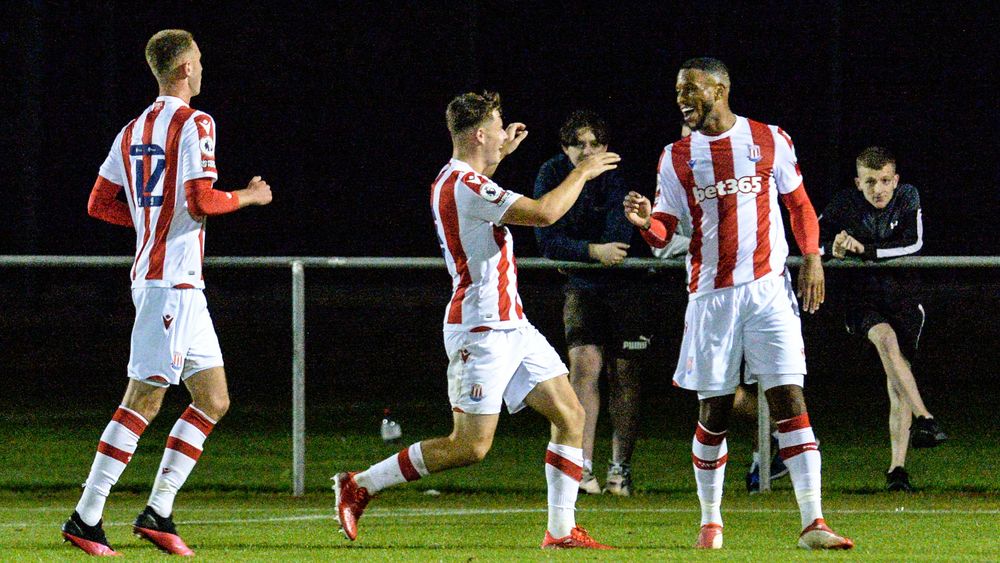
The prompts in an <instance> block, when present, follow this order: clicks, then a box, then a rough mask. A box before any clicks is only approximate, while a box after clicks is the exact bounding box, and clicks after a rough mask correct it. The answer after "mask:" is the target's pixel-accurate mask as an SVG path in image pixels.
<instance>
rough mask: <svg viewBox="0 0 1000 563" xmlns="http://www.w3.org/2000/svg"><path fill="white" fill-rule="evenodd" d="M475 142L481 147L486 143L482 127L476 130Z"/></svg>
mask: <svg viewBox="0 0 1000 563" xmlns="http://www.w3.org/2000/svg"><path fill="white" fill-rule="evenodd" d="M476 142H477V143H479V144H481V145H482V144H485V143H486V131H485V130H484V129H483V128H482V127H477V128H476Z"/></svg>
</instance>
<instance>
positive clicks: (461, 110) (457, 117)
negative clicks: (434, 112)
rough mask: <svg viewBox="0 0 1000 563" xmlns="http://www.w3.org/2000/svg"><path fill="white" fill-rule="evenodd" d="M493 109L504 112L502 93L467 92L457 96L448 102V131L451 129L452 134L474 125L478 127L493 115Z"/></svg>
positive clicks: (446, 116) (446, 113)
mask: <svg viewBox="0 0 1000 563" xmlns="http://www.w3.org/2000/svg"><path fill="white" fill-rule="evenodd" d="M493 110H497V111H498V112H501V113H502V110H501V109H500V94H497V93H496V92H483V93H482V94H476V93H474V92H466V93H465V94H461V95H458V96H455V98H454V99H453V100H452V101H451V102H449V103H448V110H447V111H446V112H445V119H446V120H447V121H448V131H451V134H452V135H456V134H458V133H461V132H463V131H466V130H468V129H470V128H472V127H477V126H479V125H480V124H481V123H482V122H484V121H486V120H487V119H489V118H490V117H491V116H492V114H493Z"/></svg>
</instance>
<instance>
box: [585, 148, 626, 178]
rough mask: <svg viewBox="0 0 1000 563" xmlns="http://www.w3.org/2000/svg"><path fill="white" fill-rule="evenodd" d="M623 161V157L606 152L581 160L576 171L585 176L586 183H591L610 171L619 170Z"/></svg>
mask: <svg viewBox="0 0 1000 563" xmlns="http://www.w3.org/2000/svg"><path fill="white" fill-rule="evenodd" d="M621 159H622V157H620V156H618V154H617V153H613V152H604V153H601V154H595V155H593V156H589V157H587V158H585V159H583V160H581V161H580V164H578V165H577V166H576V169H577V170H579V171H580V173H581V174H583V177H584V179H585V181H588V182H589V181H590V180H593V179H594V178H596V177H598V176H600V175H601V174H604V173H605V172H607V171H608V170H614V169H615V168H618V162H619V161H620V160H621Z"/></svg>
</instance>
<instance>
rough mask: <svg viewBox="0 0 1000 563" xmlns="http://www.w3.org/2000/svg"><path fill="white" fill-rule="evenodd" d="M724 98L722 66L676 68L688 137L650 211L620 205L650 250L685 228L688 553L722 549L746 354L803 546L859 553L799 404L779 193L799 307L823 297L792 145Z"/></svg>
mask: <svg viewBox="0 0 1000 563" xmlns="http://www.w3.org/2000/svg"><path fill="white" fill-rule="evenodd" d="M729 88H730V78H729V70H728V69H727V68H726V66H725V65H724V64H723V63H722V62H721V61H718V60H716V59H711V58H696V59H691V60H688V61H687V62H685V63H684V64H683V65H682V66H681V70H680V72H679V73H678V75H677V85H676V91H677V105H678V106H679V107H680V110H681V114H682V115H683V117H684V122H685V124H686V125H687V126H688V127H689V128H690V129H691V131H692V133H691V135H690V136H688V137H685V138H684V139H681V140H680V141H677V142H675V143H673V144H670V145H667V147H666V148H665V149H664V151H663V155H662V156H661V157H660V163H659V170H658V189H657V195H656V205H655V207H654V206H653V205H652V204H651V203H650V201H649V200H648V199H647V198H645V197H643V196H642V195H640V194H638V193H635V192H630V193H629V195H628V196H626V198H625V201H624V206H625V213H626V215H627V216H628V219H629V221H631V222H632V224H634V225H636V226H637V227H638V228H639V229H640V230H641V231H642V236H643V238H644V239H645V240H646V241H647V242H648V243H649V244H650V245H651V246H652V247H654V248H662V247H663V246H665V245H666V244H667V242H668V240H669V239H670V237H671V235H672V234H673V233H674V230H675V227H676V225H677V223H678V222H679V221H684V222H685V223H686V224H688V225H690V227H691V232H692V236H691V245H690V248H689V250H688V255H687V270H688V286H687V287H688V293H689V301H688V307H687V312H686V313H685V318H684V337H683V340H682V342H681V350H680V358H679V361H678V364H677V369H676V371H675V372H674V384H675V385H677V386H679V387H682V388H684V389H691V390H694V391H697V393H698V399H699V405H700V408H699V414H698V426H697V428H696V431H695V435H694V440H693V442H692V460H693V462H694V473H695V480H696V482H697V486H698V499H699V500H700V501H701V513H702V515H701V531H700V533H699V534H698V540H697V543H696V544H695V547H698V548H709V549H714V548H721V547H722V512H721V504H722V484H723V476H724V473H725V469H726V459H727V454H726V452H727V448H726V432H727V431H728V429H729V418H730V413H731V411H732V408H733V397H734V394H735V392H736V386H737V384H738V383H739V367H740V356H744V357H745V358H746V362H747V365H748V367H749V371H750V373H752V374H754V375H755V376H756V377H757V378H759V380H760V381H761V383H763V387H764V390H765V393H766V395H767V400H768V404H769V405H770V408H771V416H772V417H773V418H774V420H776V421H777V425H778V444H779V448H780V452H781V457H782V458H783V459H784V460H785V464H786V465H787V466H788V470H789V472H790V473H791V478H792V484H793V487H794V489H795V498H796V499H797V500H798V504H799V511H800V513H801V525H802V527H801V533H800V534H799V540H798V545H799V547H803V548H806V549H850V548H851V547H853V546H854V543H853V542H852V541H851V540H850V539H848V538H845V537H842V536H840V535H838V534H837V533H835V532H834V531H833V530H831V529H830V528H829V527H828V526H827V525H826V522H825V521H824V519H823V513H822V509H821V501H820V452H819V450H818V449H817V446H816V438H815V436H814V435H813V430H812V426H811V425H810V424H809V415H808V414H807V413H806V403H805V398H804V396H803V393H802V384H803V379H804V374H805V372H806V363H805V348H804V345H803V341H802V328H801V326H800V323H799V316H798V304H797V303H796V300H795V294H794V293H793V291H792V287H791V281H790V279H789V278H790V277H791V276H790V275H789V274H788V272H787V270H786V269H785V258H786V257H787V255H788V245H787V243H786V242H785V230H784V227H783V225H782V220H781V214H780V210H779V208H778V196H779V195H781V199H782V201H783V202H784V203H785V206H786V207H788V210H789V215H790V217H791V223H792V231H793V233H794V234H795V240H796V242H797V243H798V245H799V248H800V250H801V251H802V254H803V264H802V268H801V269H800V271H799V296H800V297H801V298H802V309H803V310H806V311H809V312H810V313H812V312H815V311H816V310H817V309H818V308H819V306H820V304H821V303H822V302H823V298H824V280H823V266H822V264H821V262H820V257H819V226H818V224H817V220H816V213H815V211H813V207H812V204H811V203H810V202H809V198H808V197H807V196H806V192H805V188H804V187H803V184H802V175H801V173H800V172H799V167H798V163H797V162H796V157H795V149H794V147H793V145H792V139H791V137H789V136H788V134H786V133H785V132H784V131H782V130H781V129H780V128H778V127H776V126H774V125H765V124H763V123H759V122H756V121H752V120H750V119H747V118H745V117H740V116H738V115H735V114H734V113H733V112H732V110H730V108H729Z"/></svg>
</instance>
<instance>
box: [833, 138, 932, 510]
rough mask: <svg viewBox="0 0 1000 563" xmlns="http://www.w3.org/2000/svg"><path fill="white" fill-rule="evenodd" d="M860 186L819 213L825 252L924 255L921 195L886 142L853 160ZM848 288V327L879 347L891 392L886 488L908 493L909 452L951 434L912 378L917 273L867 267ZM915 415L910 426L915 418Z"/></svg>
mask: <svg viewBox="0 0 1000 563" xmlns="http://www.w3.org/2000/svg"><path fill="white" fill-rule="evenodd" d="M855 165H856V168H857V171H858V175H857V177H856V178H855V179H854V183H855V185H856V188H857V189H853V190H844V191H842V192H840V193H838V194H837V195H835V196H834V198H833V199H832V200H831V201H830V203H829V204H828V205H827V206H826V209H824V210H823V215H822V216H821V217H820V240H821V241H822V243H823V246H822V249H823V250H824V251H825V252H824V256H832V257H833V258H841V259H842V258H846V257H848V256H853V257H858V258H863V259H865V260H889V259H892V258H898V257H900V256H909V255H914V254H917V253H918V252H920V248H921V247H922V246H923V244H924V239H923V236H924V226H923V220H922V219H921V211H920V194H919V193H918V192H917V188H916V187H914V186H912V185H910V184H902V185H900V184H899V174H898V173H897V172H896V159H895V157H893V156H892V154H890V153H889V151H888V150H886V149H884V148H882V147H868V148H866V149H865V150H863V151H861V154H859V155H858V158H857V159H856V160H855ZM859 276H860V279H859V280H858V283H855V284H851V286H850V288H849V291H850V292H851V298H850V300H849V301H848V302H849V303H850V305H849V306H848V312H847V319H846V321H847V322H846V323H845V324H846V326H847V330H848V332H850V333H851V334H854V335H857V336H858V337H860V338H864V339H867V340H869V341H870V342H871V343H872V344H873V345H874V346H875V349H876V350H877V351H878V355H879V359H881V360H882V367H883V368H884V370H885V375H886V386H887V388H888V390H889V442H890V445H891V448H892V454H891V461H890V464H889V471H888V472H887V473H886V476H885V478H886V488H887V489H888V490H890V491H903V492H910V491H912V490H913V487H912V486H911V485H910V476H909V474H908V473H907V472H906V469H905V468H904V465H905V464H906V451H907V449H908V446H911V445H912V446H913V447H914V448H933V447H935V446H937V445H938V444H940V443H941V442H943V441H945V440H947V439H948V436H947V435H946V434H945V433H944V432H943V431H942V430H941V427H940V426H939V425H938V423H937V420H935V419H934V417H933V415H931V413H930V411H928V410H927V407H926V406H925V405H924V401H923V399H922V398H921V396H920V390H919V389H918V388H917V381H916V379H915V378H914V377H913V368H912V364H911V361H913V360H914V359H916V355H917V346H918V344H919V342H920V333H921V332H922V331H923V328H924V307H923V305H921V304H920V303H919V302H918V301H917V300H916V299H914V298H913V297H912V292H913V290H914V289H916V288H917V287H919V285H920V284H919V281H918V280H917V279H916V275H915V274H914V273H913V272H909V271H902V272H889V271H885V270H877V271H867V272H862V273H860V274H859ZM912 417H916V418H914V419H913V421H912V424H911V418H912Z"/></svg>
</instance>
